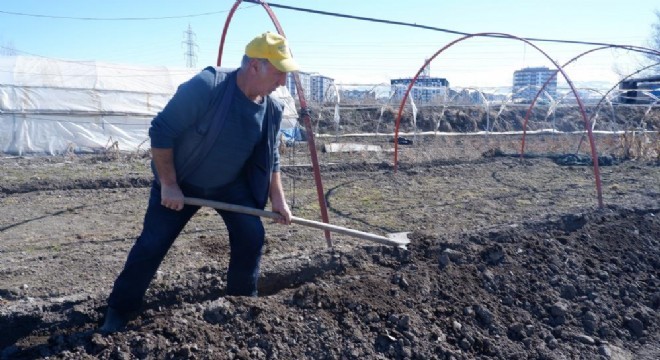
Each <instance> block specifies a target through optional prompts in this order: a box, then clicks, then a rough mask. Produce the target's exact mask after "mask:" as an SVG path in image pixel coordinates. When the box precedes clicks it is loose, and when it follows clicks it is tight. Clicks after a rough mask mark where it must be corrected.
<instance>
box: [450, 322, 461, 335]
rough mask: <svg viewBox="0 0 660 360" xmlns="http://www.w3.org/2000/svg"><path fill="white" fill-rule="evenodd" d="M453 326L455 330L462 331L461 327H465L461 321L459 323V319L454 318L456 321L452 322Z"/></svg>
mask: <svg viewBox="0 0 660 360" xmlns="http://www.w3.org/2000/svg"><path fill="white" fill-rule="evenodd" d="M451 327H452V328H453V329H454V330H455V331H457V332H460V331H461V329H462V328H463V325H461V323H459V322H458V321H456V320H454V321H452V323H451Z"/></svg>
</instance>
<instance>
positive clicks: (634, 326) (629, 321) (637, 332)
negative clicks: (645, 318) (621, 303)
mask: <svg viewBox="0 0 660 360" xmlns="http://www.w3.org/2000/svg"><path fill="white" fill-rule="evenodd" d="M623 326H624V327H625V328H626V329H628V331H630V334H631V335H632V336H635V337H641V336H642V335H644V324H643V323H642V322H641V321H640V320H639V319H637V318H626V319H625V320H624V322H623Z"/></svg>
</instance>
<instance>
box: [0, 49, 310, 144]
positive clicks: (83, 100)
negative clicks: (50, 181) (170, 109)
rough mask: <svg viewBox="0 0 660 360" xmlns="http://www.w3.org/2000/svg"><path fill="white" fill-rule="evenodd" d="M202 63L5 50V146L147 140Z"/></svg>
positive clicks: (293, 118)
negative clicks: (159, 63) (126, 61)
mask: <svg viewBox="0 0 660 360" xmlns="http://www.w3.org/2000/svg"><path fill="white" fill-rule="evenodd" d="M223 70H224V69H223ZM231 70H232V69H227V71H231ZM198 71H199V70H198V69H172V68H166V67H140V66H134V65H120V64H112V63H102V62H97V61H63V60H54V59H46V58H37V57H26V56H10V57H2V56H0V151H2V152H4V153H9V154H19V155H21V154H25V153H48V154H58V153H62V152H66V151H76V152H78V151H99V150H102V149H107V148H108V147H110V146H112V145H114V144H116V146H117V147H118V148H119V150H121V151H136V150H138V149H146V148H149V141H148V140H149V136H148V129H149V124H150V122H151V120H152V118H153V117H154V116H155V115H156V114H157V113H158V112H159V111H161V110H162V109H163V107H164V106H165V104H167V101H169V99H170V98H171V97H172V95H173V94H174V92H175V91H176V88H177V87H178V86H179V84H181V83H183V82H184V81H186V80H188V79H190V78H191V77H193V76H194V75H195V74H196V73H197V72H198ZM274 96H275V97H276V98H278V99H279V100H280V101H281V102H282V103H284V104H285V112H284V120H283V122H282V127H283V128H290V127H294V126H295V125H296V122H297V118H298V115H297V112H296V107H295V102H294V100H293V98H292V97H291V95H290V94H289V92H288V90H287V89H286V88H285V87H281V88H279V89H278V90H277V91H276V92H275V93H274Z"/></svg>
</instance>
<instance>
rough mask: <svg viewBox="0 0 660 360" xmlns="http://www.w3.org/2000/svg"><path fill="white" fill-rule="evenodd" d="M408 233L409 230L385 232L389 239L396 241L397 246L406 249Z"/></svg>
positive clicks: (408, 240)
mask: <svg viewBox="0 0 660 360" xmlns="http://www.w3.org/2000/svg"><path fill="white" fill-rule="evenodd" d="M408 234H410V232H398V233H390V234H387V238H388V239H390V241H392V242H394V243H396V244H397V246H398V247H400V248H402V249H406V246H407V245H408V244H410V239H409V238H408Z"/></svg>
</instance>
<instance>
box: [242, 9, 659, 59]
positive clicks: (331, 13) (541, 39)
mask: <svg viewBox="0 0 660 360" xmlns="http://www.w3.org/2000/svg"><path fill="white" fill-rule="evenodd" d="M244 2H250V3H254V4H259V5H261V3H262V1H261V0H244ZM268 6H270V7H274V8H281V9H287V10H293V11H301V12H307V13H312V14H318V15H326V16H334V17H340V18H346V19H353V20H360V21H369V22H376V23H381V24H389V25H400V26H408V27H414V28H418V29H425V30H432V31H438V32H444V33H448V34H455V35H463V36H470V35H475V34H471V33H466V32H463V31H457V30H450V29H443V28H439V27H435V26H428V25H421V24H415V23H408V22H403V21H395V20H385V19H377V18H372V17H366V16H356V15H348V14H341V13H336V12H330V11H322V10H314V9H307V8H301V7H295V6H289V5H282V4H275V3H268ZM479 36H481V37H492V38H504V39H506V38H508V37H507V36H505V35H500V34H484V35H479ZM521 39H523V40H527V41H539V42H554V43H562V44H579V45H595V46H611V47H620V48H630V47H631V46H630V45H617V44H609V43H600V42H590V41H579V40H557V39H543V38H521ZM649 53H651V54H653V53H652V52H649ZM655 55H657V54H655Z"/></svg>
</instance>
